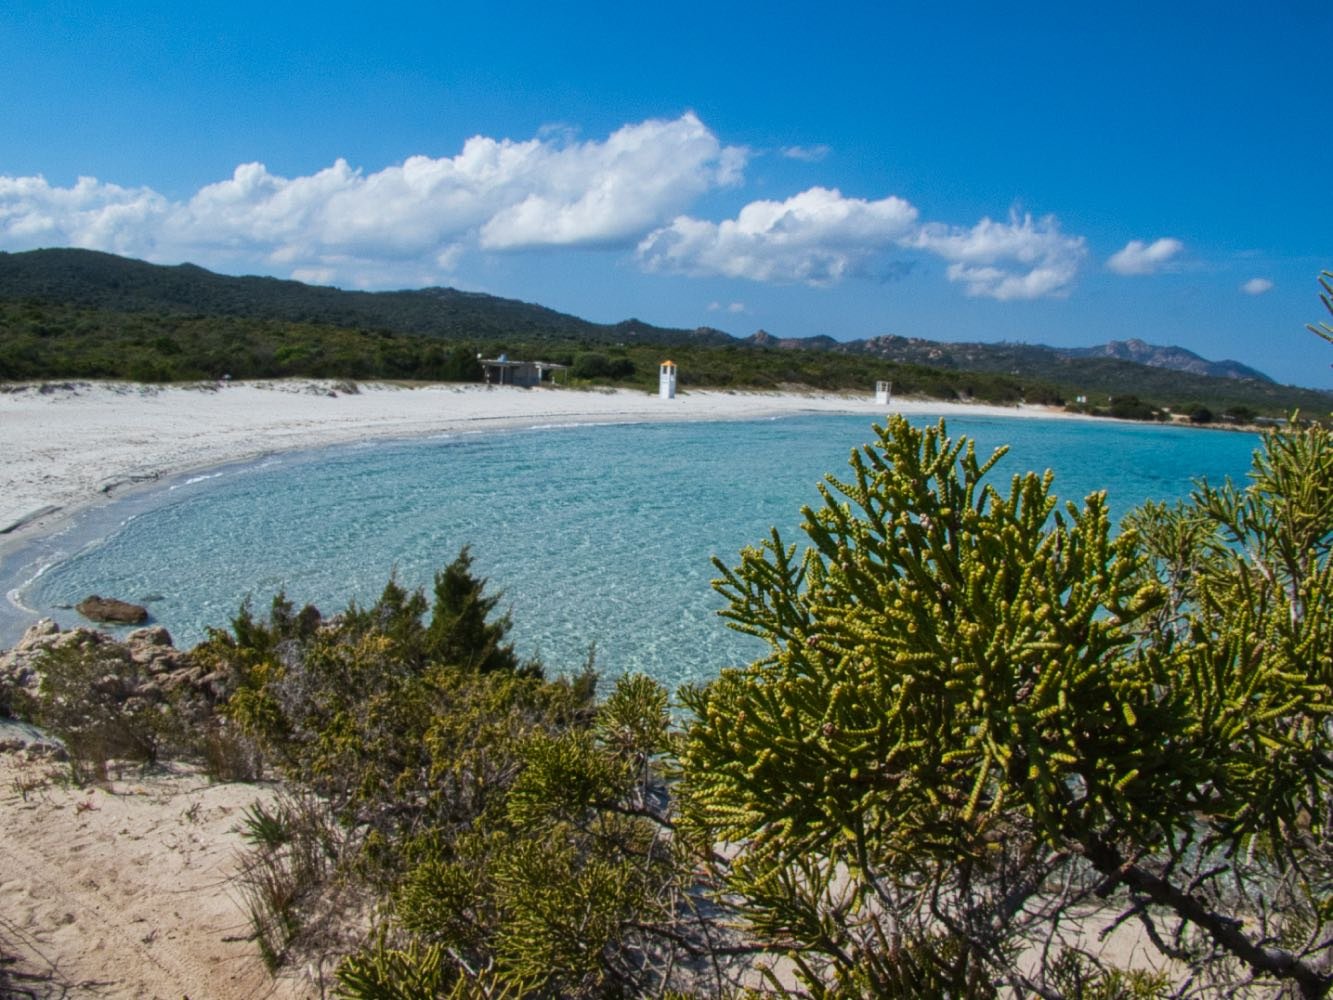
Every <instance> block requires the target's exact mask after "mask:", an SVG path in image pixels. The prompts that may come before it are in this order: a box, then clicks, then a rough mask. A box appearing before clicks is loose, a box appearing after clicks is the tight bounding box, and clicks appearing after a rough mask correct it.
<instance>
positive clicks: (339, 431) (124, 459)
mask: <svg viewBox="0 0 1333 1000" xmlns="http://www.w3.org/2000/svg"><path fill="white" fill-rule="evenodd" d="M338 385H345V383H330V382H313V381H307V380H301V381H281V382H245V383H225V384H223V383H218V384H213V383H208V384H204V385H200V386H197V387H179V386H172V387H157V386H144V385H131V384H125V383H106V382H96V383H87V382H80V383H58V384H57V383H47V384H44V385H29V386H22V387H8V388H7V389H5V390H4V391H0V451H3V455H4V460H3V462H0V542H2V541H6V540H8V541H11V542H12V541H13V540H15V539H17V538H21V537H29V536H31V535H33V534H36V533H41V532H43V531H46V530H50V528H51V527H52V525H53V524H54V523H55V522H56V521H57V520H59V519H60V518H62V517H65V516H67V515H68V514H70V513H71V512H73V511H75V510H77V509H79V508H81V507H84V506H87V505H89V504H94V503H98V502H105V501H106V500H107V498H108V497H112V496H114V495H116V494H119V493H122V492H123V491H124V490H125V489H126V488H130V487H133V486H134V485H136V484H142V483H145V482H153V481H156V480H158V479H161V478H163V477H166V476H169V475H172V474H175V473H181V472H186V471H189V470H192V469H197V468H205V467H208V466H215V465H221V464H223V463H226V462H232V461H237V460H243V459H248V458H254V457H258V456H260V455H263V454H267V453H271V452H276V451H285V450H291V449H300V448H315V447H319V446H322V445H330V444H340V443H345V442H350V441H361V440H370V439H374V438H404V437H412V436H417V435H425V434H437V433H442V432H459V431H481V430H487V429H493V428H508V427H530V426H538V425H541V424H549V423H563V422H577V423H589V422H603V423H605V422H622V421H624V422H628V421H659V420H728V419H745V418H754V417H765V416H773V415H781V414H796V413H864V414H865V415H866V418H867V423H868V422H869V421H871V420H874V419H876V418H882V417H883V416H884V413H885V407H883V406H881V405H879V404H877V403H876V402H875V400H874V397H873V396H872V395H871V394H870V393H868V392H867V393H865V394H864V395H862V396H852V395H835V394H800V393H761V392H719V391H709V392H688V393H681V394H680V395H678V396H677V398H676V399H673V400H664V399H659V398H658V397H657V396H655V395H650V394H648V393H644V392H637V391H630V390H604V391H577V390H568V389H547V388H543V389H517V388H512V387H508V386H506V387H499V388H488V387H485V386H460V385H423V386H417V387H411V388H408V387H403V386H396V385H386V384H361V385H358V386H357V387H356V390H357V391H356V392H354V393H353V392H345V391H342V390H341V389H339V388H337V386H338ZM888 409H890V410H892V411H895V412H901V413H922V414H926V413H928V414H936V413H939V414H948V413H969V414H973V415H980V414H986V413H993V414H1002V415H1005V416H1021V415H1029V416H1041V417H1051V416H1060V415H1063V414H1061V413H1060V411H1058V410H1051V409H1048V408H1045V407H1021V408H1019V407H995V406H980V405H977V406H974V405H967V404H958V403H954V404H950V403H941V402H936V401H915V400H895V401H894V402H893V403H892V404H891V405H890V407H889V408H888Z"/></svg>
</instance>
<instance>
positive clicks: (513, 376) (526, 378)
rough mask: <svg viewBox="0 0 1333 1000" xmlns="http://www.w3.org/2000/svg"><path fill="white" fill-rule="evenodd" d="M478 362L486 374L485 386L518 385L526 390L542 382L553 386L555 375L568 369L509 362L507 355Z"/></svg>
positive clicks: (550, 364) (546, 364)
mask: <svg viewBox="0 0 1333 1000" xmlns="http://www.w3.org/2000/svg"><path fill="white" fill-rule="evenodd" d="M479 360H480V361H481V367H482V369H483V370H484V371H485V372H486V384H487V385H520V386H524V387H526V388H532V387H533V386H538V385H541V384H542V383H543V382H546V383H549V384H550V385H555V384H556V383H555V376H556V373H557V372H562V371H564V370H565V368H566V367H568V366H566V365H558V364H555V363H554V362H551V361H510V360H509V355H507V354H501V355H500V356H499V357H498V358H481V359H479Z"/></svg>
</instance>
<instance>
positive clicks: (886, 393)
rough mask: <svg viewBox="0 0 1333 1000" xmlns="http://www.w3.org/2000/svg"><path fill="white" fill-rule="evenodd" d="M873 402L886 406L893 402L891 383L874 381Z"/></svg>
mask: <svg viewBox="0 0 1333 1000" xmlns="http://www.w3.org/2000/svg"><path fill="white" fill-rule="evenodd" d="M875 402H876V403H878V404H879V405H880V406H888V405H889V404H890V403H891V402H893V383H892V382H876V383H875Z"/></svg>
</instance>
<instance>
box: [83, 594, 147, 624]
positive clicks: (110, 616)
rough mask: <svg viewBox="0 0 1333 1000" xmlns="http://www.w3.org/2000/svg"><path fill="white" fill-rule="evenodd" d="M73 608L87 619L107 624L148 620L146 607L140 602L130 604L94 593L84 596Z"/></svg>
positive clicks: (134, 622) (135, 622) (136, 622)
mask: <svg viewBox="0 0 1333 1000" xmlns="http://www.w3.org/2000/svg"><path fill="white" fill-rule="evenodd" d="M74 610H75V611H77V612H78V613H79V614H81V615H83V617H85V618H87V619H88V620H89V621H93V622H105V623H107V624H109V625H138V624H140V623H142V622H146V621H148V609H147V608H145V607H144V606H143V605H142V604H131V603H130V602H129V601H121V600H117V599H116V598H114V597H99V596H97V595H96V594H92V595H90V596H88V597H85V598H84V599H83V600H81V601H80V602H79V603H78V604H76V605H74Z"/></svg>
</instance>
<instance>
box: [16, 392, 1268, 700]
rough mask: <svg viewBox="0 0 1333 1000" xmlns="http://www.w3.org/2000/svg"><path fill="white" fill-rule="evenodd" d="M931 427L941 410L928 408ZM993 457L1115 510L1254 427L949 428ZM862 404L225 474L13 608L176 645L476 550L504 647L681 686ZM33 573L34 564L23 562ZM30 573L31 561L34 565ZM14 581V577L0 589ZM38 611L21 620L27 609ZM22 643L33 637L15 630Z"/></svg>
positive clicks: (120, 532)
mask: <svg viewBox="0 0 1333 1000" xmlns="http://www.w3.org/2000/svg"><path fill="white" fill-rule="evenodd" d="M922 422H931V421H928V420H926V419H923V421H922ZM949 429H950V432H951V433H952V434H955V435H957V434H966V435H969V436H971V437H974V438H975V439H976V440H977V442H978V451H979V452H980V453H981V454H983V455H985V454H989V453H990V450H991V449H992V448H994V447H996V446H999V445H1002V444H1005V443H1009V444H1010V445H1011V446H1012V448H1011V451H1010V453H1009V455H1008V456H1006V458H1005V459H1004V460H1003V461H1002V462H1001V464H1000V466H999V467H998V468H997V470H996V472H995V473H992V475H995V476H997V479H996V481H997V483H999V484H1000V485H1004V484H1007V482H1008V478H1009V476H1010V475H1012V474H1015V473H1018V472H1022V471H1026V470H1027V469H1037V470H1041V469H1045V468H1048V467H1049V468H1052V469H1054V470H1055V472H1056V481H1055V490H1056V492H1057V494H1059V495H1060V496H1061V497H1065V498H1070V499H1081V498H1082V497H1083V496H1084V495H1085V494H1087V493H1089V492H1091V491H1093V490H1097V489H1101V488H1104V487H1105V488H1109V492H1110V498H1111V504H1112V509H1113V512H1114V513H1115V514H1116V516H1117V517H1118V516H1119V515H1121V514H1123V513H1124V512H1126V511H1127V510H1128V509H1129V508H1130V507H1132V506H1134V505H1135V504H1137V503H1139V502H1141V501H1142V500H1144V499H1145V498H1155V499H1173V498H1176V497H1183V496H1185V495H1186V494H1187V493H1188V492H1189V488H1190V484H1191V480H1192V479H1193V478H1195V477H1198V476H1206V477H1208V478H1209V479H1210V480H1212V481H1215V482H1216V481H1220V480H1221V479H1223V478H1224V477H1226V476H1228V475H1230V476H1232V477H1233V478H1241V477H1243V476H1244V475H1245V472H1246V470H1247V469H1248V467H1249V461H1250V455H1251V452H1252V451H1253V449H1254V447H1255V446H1256V444H1257V439H1256V438H1255V437H1253V436H1251V435H1246V434H1229V433H1220V432H1206V431H1197V430H1189V429H1179V428H1161V427H1150V426H1140V425H1125V424H1112V423H1093V422H1082V421H1043V420H1031V419H1017V418H1008V419H1006V418H972V419H961V418H952V419H950V421H949ZM871 436H872V434H871V430H870V421H869V420H867V419H866V418H864V417H860V416H826V415H819V416H801V417H788V418H780V419H773V420H763V421H753V422H724V423H669V424H631V425H618V426H606V425H590V426H562V427H546V428H536V429H531V430H524V431H513V432H495V433H486V434H472V435H460V436H452V437H449V436H446V437H438V438H431V439H424V440H414V441H403V442H392V443H375V444H366V445H360V446H356V447H342V448H333V449H324V450H320V451H317V452H308V453H299V454H290V455H282V456H279V457H274V458H269V459H267V460H264V461H262V462H258V463H252V464H247V465H238V466H232V467H227V468H223V469H219V470H215V471H214V472H213V473H210V474H209V475H207V476H196V477H192V478H191V479H189V480H184V481H181V482H177V483H174V484H171V485H170V486H169V487H167V488H163V489H159V490H156V491H154V492H151V493H147V494H144V495H141V496H136V497H134V498H132V499H129V500H125V501H122V502H120V503H116V504H112V505H110V506H108V507H107V508H105V509H103V510H101V511H96V512H92V513H90V514H89V515H87V516H86V517H85V518H83V519H81V520H80V521H77V522H76V523H75V524H74V525H72V527H71V528H70V529H69V530H68V531H67V532H65V533H64V534H62V535H60V536H56V537H55V538H52V539H47V540H44V541H43V543H42V547H41V548H40V549H39V550H34V551H30V552H28V553H27V554H26V555H25V556H24V557H23V559H20V560H14V561H12V563H13V564H12V565H10V567H9V568H8V569H7V570H0V576H3V575H4V573H6V572H8V573H10V574H18V576H19V577H21V578H24V579H26V578H27V577H29V576H31V574H32V571H33V569H34V567H37V566H44V567H45V568H44V570H43V571H42V572H40V575H38V576H37V577H36V579H35V580H32V581H31V582H29V583H28V584H27V585H26V586H24V587H23V588H22V589H21V591H20V593H19V594H18V598H19V601H20V602H21V603H22V604H23V605H24V606H26V607H27V608H28V609H30V610H31V611H32V612H35V613H38V614H49V615H52V616H54V617H56V619H57V620H58V621H60V622H61V624H73V623H74V621H75V619H76V618H77V616H76V615H75V614H74V613H73V612H72V611H68V610H62V609H61V608H60V606H61V605H71V604H73V603H75V602H77V601H78V600H80V599H81V598H83V597H84V596H86V595H87V594H90V593H100V594H104V595H114V596H118V597H123V598H126V599H130V600H137V601H144V603H147V604H148V606H149V608H150V610H151V611H152V613H153V616H154V618H155V620H157V621H159V622H161V623H162V624H165V625H166V626H167V627H168V628H169V629H170V630H171V632H172V634H173V636H174V637H175V638H176V641H177V644H178V645H189V644H193V643H194V642H197V641H198V640H200V639H201V638H202V637H203V635H204V630H205V628H206V627H207V626H209V625H225V624H226V623H227V622H228V621H229V620H230V618H231V616H232V615H233V614H234V613H235V612H236V609H237V608H238V606H239V605H240V603H241V602H242V601H243V600H244V599H246V598H247V597H248V598H250V599H251V600H252V601H253V602H254V604H255V606H256V608H257V609H258V610H261V611H262V610H265V609H266V608H267V605H268V602H269V601H270V599H271V598H272V596H273V594H274V593H276V592H277V591H278V590H285V591H286V593H287V595H288V597H289V598H290V599H291V600H293V601H294V602H295V603H297V604H298V605H300V604H302V603H307V602H309V603H313V604H315V605H316V606H317V607H319V608H320V609H321V610H323V611H325V612H326V613H330V612H333V611H337V610H339V609H341V608H343V607H345V606H346V604H347V602H348V601H349V600H351V599H355V600H357V601H358V602H360V603H367V602H371V601H373V600H374V599H375V597H376V596H377V595H378V593H379V592H380V590H381V589H382V588H383V586H384V583H385V581H386V580H387V579H388V576H389V574H390V573H391V572H394V573H396V575H397V578H398V580H399V582H400V583H403V584H405V585H408V586H422V585H425V586H428V585H429V583H430V581H431V578H432V575H433V574H434V572H435V571H436V570H437V569H439V568H441V567H443V566H444V565H445V564H446V563H448V562H449V561H450V560H451V559H452V558H453V557H454V556H455V555H456V554H457V553H458V550H459V549H460V547H461V546H463V545H465V544H470V545H471V546H472V552H473V556H474V558H475V567H474V568H475V569H476V570H477V571H479V572H480V573H481V574H482V575H484V576H486V577H487V578H489V580H490V582H491V584H492V586H493V587H495V588H498V589H500V590H502V591H503V592H504V600H503V602H502V603H503V604H504V605H507V606H509V607H510V608H511V609H512V612H513V617H514V631H513V638H514V639H515V642H516V645H517V646H518V648H519V651H520V652H521V653H522V654H524V655H538V656H540V657H541V658H542V659H543V660H544V661H545V662H546V664H547V665H548V667H549V668H551V669H553V670H565V669H574V668H577V667H578V666H579V665H581V664H582V663H583V661H584V659H585V658H586V656H587V653H588V649H589V646H590V645H591V644H593V643H595V644H596V648H597V664H598V666H599V669H600V670H601V671H602V672H603V673H605V674H610V675H614V674H618V673H620V672H621V671H626V670H638V671H644V672H647V673H649V674H651V675H652V676H654V677H657V678H658V679H659V680H661V681H663V682H665V683H666V684H667V685H669V686H670V687H672V688H674V687H675V686H677V685H678V684H680V683H682V682H684V681H687V680H693V679H700V678H707V677H711V676H713V675H714V674H716V673H717V671H718V670H719V669H720V668H722V667H724V666H727V665H735V664H740V663H744V662H746V661H748V660H749V659H752V658H753V657H754V655H755V654H756V652H757V651H758V647H757V645H756V643H755V640H753V639H749V638H748V637H745V636H740V635H737V634H736V633H734V632H731V631H730V630H729V629H727V628H726V626H725V624H724V623H723V622H722V620H720V619H719V618H718V617H717V614H716V612H717V610H718V608H719V607H720V606H721V601H720V600H719V598H718V597H717V595H716V594H715V593H714V592H713V591H712V589H711V587H710V586H709V582H710V580H711V579H712V578H713V576H714V575H715V572H714V569H713V567H712V564H711V561H710V557H711V556H713V555H714V554H716V555H719V556H721V557H722V558H723V559H724V560H727V561H729V562H734V561H735V558H736V555H737V553H738V552H739V550H740V548H741V547H742V546H744V545H747V544H753V543H756V542H758V541H759V540H761V539H762V538H763V537H765V535H766V533H767V531H768V528H769V526H770V525H777V526H778V527H779V528H781V529H782V531H783V533H784V535H786V536H787V537H788V539H789V540H791V541H797V540H799V539H798V534H797V531H796V526H797V524H798V523H799V520H800V516H799V508H800V506H801V505H802V504H805V503H811V504H814V503H817V502H818V495H817V493H816V485H817V484H818V482H819V481H820V478H821V476H822V475H823V473H825V472H829V471H831V472H834V473H835V474H839V475H840V474H842V473H843V472H844V471H845V469H846V461H847V457H848V454H849V452H850V450H851V449H852V448H854V447H856V446H858V445H860V444H862V443H864V442H866V441H868V440H869V439H870V438H871ZM20 564H21V565H20ZM25 566H26V567H27V568H26V569H24V568H23V567H25ZM4 583H5V587H6V589H9V588H12V587H14V586H15V582H14V581H13V580H12V578H11V579H10V580H6V581H4ZM30 617H31V616H30V615H29V618H30ZM4 627H5V630H6V631H7V632H8V633H10V634H7V635H5V636H3V639H4V640H5V642H4V644H8V643H9V642H12V641H13V639H14V638H15V635H14V634H13V633H14V632H15V631H16V630H18V629H21V624H19V623H17V622H7V623H5V624H4Z"/></svg>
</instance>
